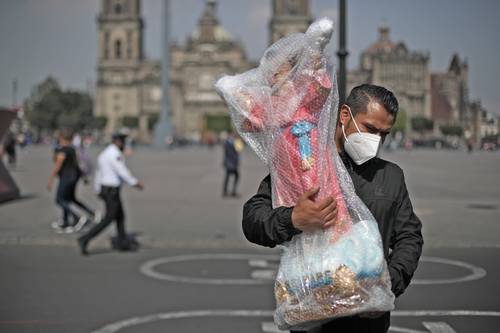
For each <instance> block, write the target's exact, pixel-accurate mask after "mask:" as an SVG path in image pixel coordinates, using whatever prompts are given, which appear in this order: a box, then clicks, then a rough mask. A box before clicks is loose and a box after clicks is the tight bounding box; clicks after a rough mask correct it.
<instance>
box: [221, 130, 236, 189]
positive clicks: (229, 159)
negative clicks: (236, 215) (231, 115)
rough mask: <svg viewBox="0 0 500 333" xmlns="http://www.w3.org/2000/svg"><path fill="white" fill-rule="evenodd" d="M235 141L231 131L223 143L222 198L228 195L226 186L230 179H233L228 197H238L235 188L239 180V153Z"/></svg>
mask: <svg viewBox="0 0 500 333" xmlns="http://www.w3.org/2000/svg"><path fill="white" fill-rule="evenodd" d="M236 140H237V138H236V135H235V133H234V132H233V131H231V132H230V133H229V135H228V138H227V139H226V140H225V141H224V162H223V165H224V170H225V176H224V187H223V191H222V196H223V197H227V196H228V195H229V192H228V185H229V178H230V177H232V178H233V186H232V191H231V193H230V195H231V196H232V197H237V196H238V192H237V187H238V181H239V178H240V173H239V165H240V153H239V149H237V148H238V147H237V146H238V143H237V141H236Z"/></svg>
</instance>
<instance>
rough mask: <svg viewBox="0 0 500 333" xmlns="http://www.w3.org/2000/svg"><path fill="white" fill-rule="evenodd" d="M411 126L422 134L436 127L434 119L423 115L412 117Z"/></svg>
mask: <svg viewBox="0 0 500 333" xmlns="http://www.w3.org/2000/svg"><path fill="white" fill-rule="evenodd" d="M411 128H412V129H413V130H414V131H415V132H418V133H420V134H422V133H424V132H428V131H432V130H433V128H434V121H432V120H431V119H427V118H425V117H422V116H417V117H414V118H412V119H411Z"/></svg>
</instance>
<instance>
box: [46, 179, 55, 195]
mask: <svg viewBox="0 0 500 333" xmlns="http://www.w3.org/2000/svg"><path fill="white" fill-rule="evenodd" d="M53 184H54V179H53V178H52V177H51V178H49V181H48V182H47V191H49V192H50V191H52V185H53Z"/></svg>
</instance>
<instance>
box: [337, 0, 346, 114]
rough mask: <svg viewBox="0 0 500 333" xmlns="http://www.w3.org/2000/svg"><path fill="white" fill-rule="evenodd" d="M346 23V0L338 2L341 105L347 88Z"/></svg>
mask: <svg viewBox="0 0 500 333" xmlns="http://www.w3.org/2000/svg"><path fill="white" fill-rule="evenodd" d="M346 21H347V6H346V0H339V50H338V52H337V56H338V57H339V77H338V79H339V80H338V86H339V103H340V105H342V104H343V103H345V99H346V86H347V68H346V58H347V56H348V55H349V52H348V51H347V48H346V30H347V29H346Z"/></svg>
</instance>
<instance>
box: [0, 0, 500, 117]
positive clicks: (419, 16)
mask: <svg viewBox="0 0 500 333" xmlns="http://www.w3.org/2000/svg"><path fill="white" fill-rule="evenodd" d="M204 3H205V0H171V20H172V22H171V29H172V36H171V38H172V39H174V40H177V41H180V42H182V41H184V40H185V38H186V37H187V36H188V35H189V34H190V33H191V32H192V31H193V30H194V29H195V27H196V24H197V21H198V19H199V17H200V15H201V13H202V10H203V7H204ZM310 3H311V11H312V14H313V16H314V17H316V18H319V17H323V16H328V17H331V18H332V19H334V21H337V6H338V2H337V0H311V1H310ZM161 6H162V0H143V1H142V10H143V17H144V22H145V53H146V55H147V56H148V57H149V58H152V59H159V58H160V53H161V52H160V45H161ZM347 10H348V17H347V22H348V27H347V29H348V36H347V38H348V39H347V47H348V50H349V53H350V55H349V58H348V67H349V68H350V69H353V68H356V67H357V66H358V58H359V54H360V52H361V51H362V50H363V49H365V48H367V47H368V46H369V45H370V44H371V43H373V42H374V41H375V40H376V39H377V36H378V27H379V26H381V25H382V24H384V23H385V24H387V25H388V26H389V27H390V29H391V38H392V40H393V41H404V42H405V43H406V45H407V47H408V48H409V49H410V50H412V51H413V50H415V51H423V52H429V53H430V57H431V70H432V71H433V72H444V71H446V70H447V68H448V65H449V62H450V59H451V57H452V55H453V53H455V52H457V53H458V54H459V55H460V56H461V57H462V58H466V59H467V61H468V63H469V85H470V97H471V98H472V99H474V100H476V99H480V100H481V101H482V103H483V105H484V106H485V107H486V108H487V109H488V110H489V111H491V112H494V113H497V114H500V89H499V88H498V83H497V82H498V80H499V78H500V65H499V61H500V58H499V56H498V55H499V53H500V20H499V19H498V14H499V13H500V1H498V0H475V1H465V0H418V1H415V0H376V1H375V0H349V1H348V9H347ZM98 11H99V0H0V42H1V43H0V47H1V51H0V105H4V106H10V105H11V104H12V102H13V97H12V81H13V80H14V79H15V80H17V85H18V94H17V95H18V96H17V102H18V103H19V102H20V101H22V100H23V99H24V98H26V97H27V96H28V95H29V93H30V90H31V88H32V87H33V86H34V85H35V84H37V83H39V82H41V81H42V80H44V79H45V78H46V77H47V76H48V75H52V76H54V77H56V78H57V79H58V80H59V82H60V83H61V85H62V86H63V87H64V88H71V89H87V88H88V87H89V86H90V87H92V86H93V85H94V82H95V78H96V55H97V25H96V16H97V14H98ZM217 11H218V17H219V20H220V23H221V24H222V25H223V27H224V28H225V29H226V30H227V31H228V32H230V33H231V35H232V36H233V37H234V38H236V39H239V40H241V41H242V42H243V44H244V46H245V50H246V52H247V54H248V56H249V58H250V59H254V60H256V59H258V58H260V56H261V55H262V53H263V51H264V50H265V48H266V46H267V43H268V25H269V19H270V16H271V1H270V0H252V1H248V0H219V1H218V10H217ZM337 43H338V40H337V38H336V36H334V38H333V41H332V43H331V45H330V46H331V49H332V51H334V50H335V49H336V47H337Z"/></svg>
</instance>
